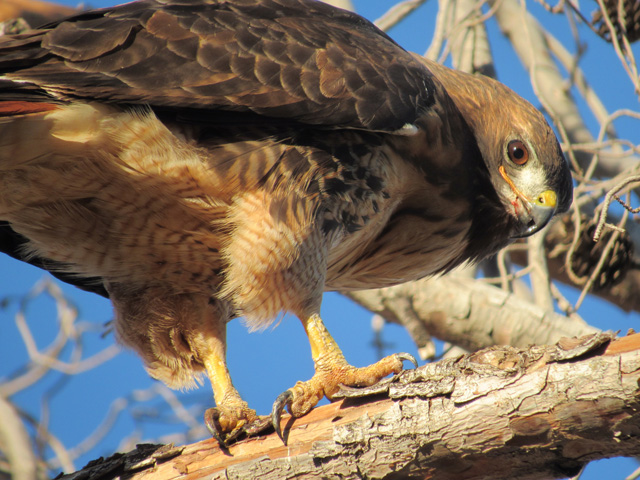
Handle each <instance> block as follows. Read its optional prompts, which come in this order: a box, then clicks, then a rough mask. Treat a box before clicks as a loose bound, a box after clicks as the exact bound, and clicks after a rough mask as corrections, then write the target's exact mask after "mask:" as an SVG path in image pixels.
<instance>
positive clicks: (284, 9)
mask: <svg viewBox="0 0 640 480" xmlns="http://www.w3.org/2000/svg"><path fill="white" fill-rule="evenodd" d="M283 3H284V4H283ZM295 3H296V2H294V4H293V5H292V2H282V3H281V2H279V1H278V0H262V1H260V2H256V1H254V0H225V1H222V0H207V1H201V2H195V3H194V2H193V1H191V0H143V1H140V2H134V3H130V4H126V5H122V6H118V7H113V8H107V9H103V10H98V11H94V12H89V13H86V14H80V15H77V16H75V17H72V18H71V19H67V20H65V21H63V22H61V23H54V24H51V25H48V26H45V27H43V28H42V29H40V30H37V31H35V32H32V33H27V34H24V35H21V36H18V37H13V38H8V39H4V40H1V39H0V78H2V76H4V78H5V79H6V80H11V81H20V82H24V81H27V82H30V83H32V84H33V85H34V86H35V87H37V88H35V89H34V88H31V89H30V87H29V85H28V84H24V83H21V84H19V85H18V87H19V89H18V91H16V89H15V88H13V87H15V86H16V84H12V85H13V86H12V85H8V84H7V81H6V80H5V82H4V84H3V83H2V82H0V100H1V99H6V98H11V95H12V94H13V95H14V97H15V98H18V99H20V98H23V94H25V93H26V94H27V95H32V94H33V93H37V92H40V93H41V94H45V96H54V97H56V98H58V99H61V100H71V99H78V98H83V99H92V100H100V101H105V102H115V103H125V104H126V103H130V104H146V105H151V106H153V107H154V108H160V109H163V108H169V109H174V108H175V109H187V110H185V112H184V113H185V114H187V113H188V109H194V111H193V112H192V113H195V112H197V111H200V112H202V111H203V110H204V111H209V110H218V109H219V110H223V111H236V112H254V113H257V114H260V115H264V116H268V117H276V118H279V119H286V120H287V121H295V122H303V123H309V124H314V125H328V126H339V127H347V128H363V129H371V130H380V131H389V132H392V131H396V130H398V129H401V128H402V127H403V126H405V125H406V124H411V123H412V122H413V121H414V120H415V119H416V118H417V117H418V116H419V114H420V113H421V112H423V111H424V110H425V109H427V108H428V107H430V106H431V105H432V104H433V90H434V86H433V79H432V75H431V73H430V72H429V70H428V69H427V68H426V67H425V66H424V65H423V64H421V63H419V62H417V61H416V60H414V58H413V57H412V56H411V54H409V53H407V52H406V51H405V50H403V49H402V48H401V47H399V46H398V45H397V44H396V43H395V42H394V41H393V40H391V39H390V38H389V37H388V36H387V35H386V34H384V33H383V32H381V31H380V30H379V29H377V28H376V27H375V26H374V25H373V24H371V23H369V22H368V21H366V20H364V19H362V18H361V17H359V16H357V15H354V14H352V13H350V12H347V11H342V10H336V9H334V8H332V7H330V6H327V5H325V4H323V3H322V2H319V1H316V0H297V4H295ZM29 89H30V90H29ZM209 120H214V119H212V118H209Z"/></svg>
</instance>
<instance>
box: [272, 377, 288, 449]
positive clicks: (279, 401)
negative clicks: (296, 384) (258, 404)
mask: <svg viewBox="0 0 640 480" xmlns="http://www.w3.org/2000/svg"><path fill="white" fill-rule="evenodd" d="M292 398H293V393H291V390H286V391H284V392H282V393H281V394H280V395H278V398H276V401H275V402H273V407H272V409H271V425H273V428H274V429H275V431H276V433H277V434H278V437H280V440H282V443H284V444H285V445H286V444H287V442H286V440H285V439H284V437H283V436H282V430H281V429H280V420H281V418H282V412H283V411H284V408H285V407H287V406H289V405H291V399H292Z"/></svg>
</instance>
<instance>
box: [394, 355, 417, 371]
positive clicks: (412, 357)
mask: <svg viewBox="0 0 640 480" xmlns="http://www.w3.org/2000/svg"><path fill="white" fill-rule="evenodd" d="M396 355H397V356H398V358H399V359H400V360H408V361H410V362H411V363H413V366H414V367H415V368H418V361H417V360H416V357H414V356H413V355H411V354H410V353H404V352H403V353H396Z"/></svg>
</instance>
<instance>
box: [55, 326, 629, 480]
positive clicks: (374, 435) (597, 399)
mask: <svg viewBox="0 0 640 480" xmlns="http://www.w3.org/2000/svg"><path fill="white" fill-rule="evenodd" d="M611 338H612V337H611V335H609V334H602V333H599V334H595V335H591V336H587V337H582V338H580V339H563V340H561V341H560V342H559V343H558V344H556V345H554V346H547V347H531V348H528V349H517V348H514V347H492V348H488V349H485V350H482V351H480V352H477V353H474V354H470V355H465V356H462V357H458V358H455V359H447V360H443V361H441V362H438V363H432V364H428V365H425V366H423V367H420V368H418V369H416V370H410V371H407V372H404V373H402V374H401V375H399V376H396V377H395V378H393V379H390V380H388V381H386V382H385V383H383V384H380V385H377V386H375V387H371V388H368V389H359V390H355V389H349V390H345V391H344V392H343V394H344V395H345V396H346V398H344V399H343V400H341V401H338V402H336V403H333V404H331V405H327V406H324V407H321V408H317V409H315V410H313V411H312V412H311V413H310V414H309V415H307V416H305V417H303V418H300V419H296V420H291V419H289V418H285V419H284V425H286V428H285V436H286V437H287V439H288V446H284V445H283V444H282V443H281V442H280V440H279V439H278V438H277V437H276V436H275V435H274V434H270V435H266V436H262V437H257V438H252V439H246V440H243V441H241V442H239V443H237V444H235V445H232V446H231V447H230V448H229V449H228V450H221V449H220V448H219V447H218V445H217V444H216V442H214V441H213V440H205V441H202V442H198V443H195V444H192V445H187V446H185V447H178V448H174V447H172V446H164V447H160V446H152V445H151V446H150V445H146V446H141V447H140V448H139V450H138V451H136V452H130V453H129V454H126V455H122V454H118V455H116V456H114V457H112V458H110V459H107V460H102V459H101V460H100V461H97V462H93V464H91V465H90V466H88V467H86V468H85V469H83V470H82V471H79V472H76V473H75V474H71V475H66V476H62V477H61V478H64V479H65V480H71V479H74V480H75V479H80V478H82V479H95V478H98V476H99V478H101V479H108V478H116V477H123V476H124V477H126V478H130V479H135V480H141V479H146V478H153V479H154V480H158V479H159V480H164V479H174V478H181V479H190V480H195V479H200V478H202V479H204V478H206V479H223V478H224V479H245V478H252V479H258V480H266V479H288V478H296V479H311V478H314V479H317V478H344V479H358V478H376V479H394V478H429V479H445V480H448V479H456V480H459V479H489V478H491V479H502V478H504V479H512V478H519V479H534V478H535V479H537V478H562V477H566V476H569V475H572V474H575V473H576V472H577V471H578V470H579V469H580V468H581V467H582V466H583V465H584V464H585V463H587V462H589V461H591V460H595V459H599V458H605V457H611V456H621V455H622V456H627V455H640V408H639V407H640V399H639V389H638V382H639V381H640V335H631V336H628V337H625V338H622V339H618V340H615V341H613V342H611V343H610V340H611Z"/></svg>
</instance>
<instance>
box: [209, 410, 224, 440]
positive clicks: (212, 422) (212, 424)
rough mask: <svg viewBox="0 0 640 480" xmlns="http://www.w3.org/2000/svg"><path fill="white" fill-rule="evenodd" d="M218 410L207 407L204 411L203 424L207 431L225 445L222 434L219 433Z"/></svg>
mask: <svg viewBox="0 0 640 480" xmlns="http://www.w3.org/2000/svg"><path fill="white" fill-rule="evenodd" d="M218 417H219V415H218V410H216V409H215V408H207V409H206V410H205V411H204V424H205V426H206V427H207V430H209V433H210V434H211V436H212V437H213V438H215V439H216V441H217V442H218V443H219V444H220V445H221V446H223V447H225V446H226V444H225V442H224V440H223V439H222V436H221V435H220V423H219V422H218Z"/></svg>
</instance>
